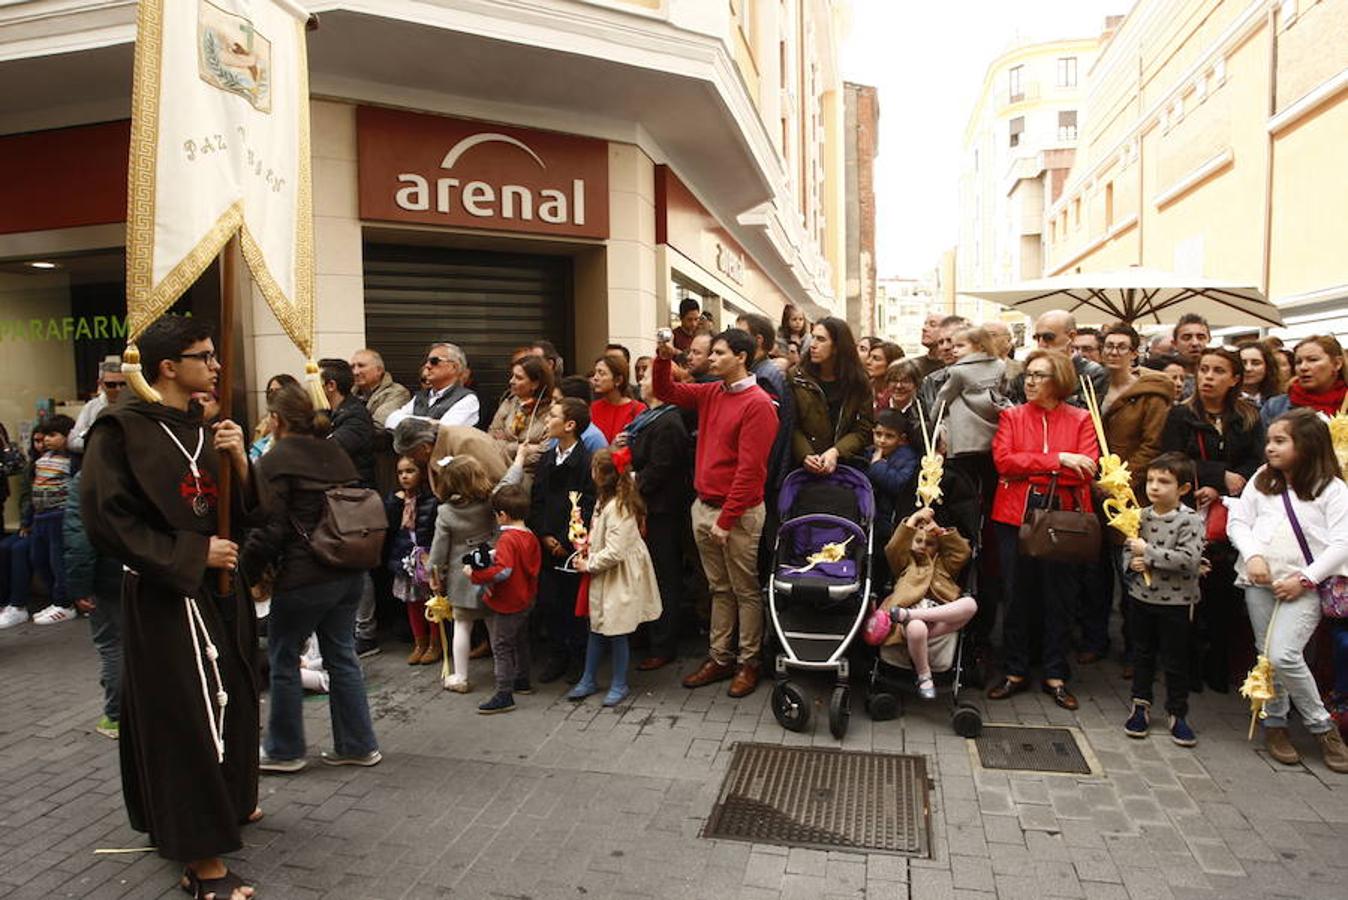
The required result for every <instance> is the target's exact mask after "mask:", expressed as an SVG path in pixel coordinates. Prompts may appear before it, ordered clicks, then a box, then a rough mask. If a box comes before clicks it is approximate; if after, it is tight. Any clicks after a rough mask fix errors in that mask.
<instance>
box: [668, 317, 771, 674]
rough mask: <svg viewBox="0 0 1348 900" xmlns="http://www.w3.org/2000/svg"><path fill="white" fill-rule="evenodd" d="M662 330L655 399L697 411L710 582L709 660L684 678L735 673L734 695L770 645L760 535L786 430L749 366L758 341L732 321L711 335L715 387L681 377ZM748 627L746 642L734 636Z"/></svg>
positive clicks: (702, 532) (697, 521) (701, 535)
mask: <svg viewBox="0 0 1348 900" xmlns="http://www.w3.org/2000/svg"><path fill="white" fill-rule="evenodd" d="M670 338H671V336H670V335H669V332H667V331H662V332H661V333H660V335H659V343H658V344H657V346H656V359H655V362H654V363H653V364H652V367H651V381H652V387H653V388H654V390H655V396H657V397H659V398H660V399H661V400H663V401H664V402H666V403H673V404H675V405H676V406H680V407H683V408H685V409H696V410H697V414H698V441H697V456H696V458H695V464H694V472H693V487H694V489H695V490H696V492H697V499H696V500H695V501H694V502H693V511H692V515H693V536H694V538H695V539H696V541H697V549H698V555H699V556H700V557H701V558H702V569H703V571H704V572H705V573H706V575H707V582H708V584H709V585H710V587H711V595H712V601H711V603H712V606H711V648H710V653H709V656H708V659H707V660H706V661H705V662H703V664H702V666H701V667H700V668H699V669H698V670H697V671H696V672H694V673H693V674H691V675H689V676H688V677H687V678H685V679H684V680H683V686H684V687H687V688H696V687H702V686H703V685H707V684H711V683H713V682H717V681H724V680H725V679H727V678H730V679H732V680H731V682H730V690H729V694H730V696H731V697H744V696H747V695H749V694H751V693H753V691H754V689H755V688H756V687H757V686H758V679H759V671H760V666H761V655H762V642H763V596H762V592H761V591H760V590H759V583H758V571H757V559H758V542H759V537H760V535H761V534H762V531H763V520H764V506H763V490H764V485H765V483H766V481H767V472H768V460H769V458H770V457H771V454H772V443H773V439H774V438H775V437H776V435H777V411H776V409H775V408H774V406H773V403H772V400H771V398H770V397H768V395H767V393H766V392H765V391H764V390H763V389H762V388H761V387H759V386H758V383H757V379H756V378H755V377H754V376H753V375H752V374H751V373H750V372H749V366H750V365H751V364H752V361H753V358H754V339H753V338H752V337H750V336H749V334H748V332H745V331H742V330H741V329H738V328H730V329H727V330H726V331H723V332H721V333H720V334H718V335H717V336H716V337H715V338H714V339H713V341H712V347H711V358H710V366H709V371H710V373H711V374H712V375H714V376H716V378H717V379H718V380H717V381H715V382H712V383H709V384H680V383H677V382H675V381H674V379H673V377H672V376H671V374H670V365H671V363H670V361H671V360H672V359H673V357H674V354H675V348H674V345H673V343H672V342H671V339H670ZM737 626H738V629H739V649H738V653H736V651H735V648H733V647H732V646H731V635H733V634H734V633H735V629H736V627H737Z"/></svg>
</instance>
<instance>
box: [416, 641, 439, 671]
mask: <svg viewBox="0 0 1348 900" xmlns="http://www.w3.org/2000/svg"><path fill="white" fill-rule="evenodd" d="M439 661H440V642H439V641H437V640H435V639H434V638H432V639H431V640H429V641H427V642H426V651H425V652H424V653H422V654H421V659H419V660H418V662H419V663H420V664H421V665H423V666H430V665H434V664H435V663H438V662H439Z"/></svg>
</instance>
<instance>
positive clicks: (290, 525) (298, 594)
mask: <svg viewBox="0 0 1348 900" xmlns="http://www.w3.org/2000/svg"><path fill="white" fill-rule="evenodd" d="M267 410H268V412H267V419H268V426H269V429H270V433H271V434H272V436H273V438H274V443H273V445H272V447H271V449H270V451H268V452H267V454H266V455H265V456H263V457H262V458H261V459H260V460H258V461H257V462H256V463H255V466H256V470H255V471H256V474H257V484H258V493H259V498H260V501H261V504H262V512H263V517H264V520H265V524H264V525H262V526H261V527H259V528H256V529H254V530H253V531H252V532H251V533H250V534H249V535H248V540H247V542H246V543H245V545H244V548H243V551H242V553H241V554H240V558H239V568H240V570H241V571H242V573H243V575H244V578H245V579H246V580H247V582H248V583H249V584H256V583H257V582H258V580H259V579H260V578H261V576H262V573H263V571H264V570H265V569H266V568H267V566H269V565H270V566H272V567H273V568H274V569H275V572H276V575H275V580H274V583H273V587H272V603H271V619H270V625H269V631H268V640H267V657H268V661H269V662H270V664H271V698H270V704H269V708H268V719H267V735H266V738H265V739H264V740H263V743H262V750H263V752H262V757H261V760H260V762H259V768H260V769H261V770H262V771H264V772H298V771H299V770H300V769H303V768H304V767H305V765H306V764H307V760H306V759H305V749H306V748H305V742H304V716H303V711H302V709H301V704H302V701H303V695H304V692H303V688H302V687H301V685H300V650H301V649H302V648H303V646H304V642H305V641H306V640H307V639H308V637H309V635H310V634H315V633H316V634H317V635H318V645H319V648H320V650H321V652H322V654H323V663H324V667H325V668H326V669H327V671H328V675H329V677H330V679H331V695H330V697H329V701H328V708H329V711H330V713H331V715H332V743H333V750H332V752H330V753H324V754H323V757H322V758H323V762H325V763H327V764H328V765H335V766H340V765H360V766H373V765H375V764H377V763H378V762H379V761H380V759H381V758H382V757H381V756H380V753H379V747H378V743H377V741H376V740H375V736H374V726H373V725H372V724H371V722H370V708H369V704H368V703H367V702H366V699H365V679H364V676H363V675H362V674H361V671H360V663H359V662H358V661H357V659H356V650H355V643H354V642H355V624H356V605H357V604H358V603H359V601H360V593H361V582H362V579H363V575H364V572H363V571H360V570H356V569H345V568H336V567H334V566H331V565H329V564H326V563H324V562H323V561H322V560H321V559H320V558H319V556H318V554H317V553H316V552H315V549H314V545H313V541H312V538H313V537H314V536H315V533H316V532H317V531H318V529H319V526H320V522H321V521H322V519H323V516H324V512H325V510H326V508H327V506H328V503H329V499H328V495H327V492H328V490H329V489H330V488H335V487H341V486H345V485H351V484H354V483H356V481H357V480H358V477H359V476H358V475H357V474H356V469H355V466H354V465H352V463H351V459H350V457H348V456H347V455H346V452H345V451H344V450H342V448H341V447H339V446H337V445H336V444H334V443H332V442H330V441H328V440H326V439H325V438H326V437H327V435H328V432H329V430H330V428H331V425H332V421H331V419H330V418H329V417H328V414H327V412H326V411H322V412H315V410H314V408H313V403H312V401H311V400H310V399H309V395H308V393H307V392H306V391H305V390H304V388H302V387H300V386H299V385H286V386H284V387H282V388H280V389H279V390H278V391H276V392H275V393H273V394H269V395H268V396H267ZM376 503H378V499H377V498H376ZM380 518H381V519H382V518H383V511H382V506H380ZM379 537H380V538H381V539H382V537H383V534H382V532H381V533H380V535H379Z"/></svg>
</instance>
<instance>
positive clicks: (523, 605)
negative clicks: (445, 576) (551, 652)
mask: <svg viewBox="0 0 1348 900" xmlns="http://www.w3.org/2000/svg"><path fill="white" fill-rule="evenodd" d="M491 508H492V512H494V513H496V524H498V525H500V526H501V536H500V537H499V538H497V540H496V549H495V550H493V551H492V564H491V565H490V566H488V567H486V568H485V569H474V568H473V567H472V566H469V565H465V566H464V567H463V568H464V571H465V572H466V573H467V575H468V577H469V579H471V580H472V582H473V584H483V585H486V586H487V592H486V593H485V594H484V595H483V597H482V602H483V603H484V604H486V607H487V609H488V610H489V612H488V614H487V634H488V636H489V637H490V638H491V652H492V657H493V659H494V660H495V664H496V693H495V694H494V695H492V698H491V699H490V700H488V701H486V702H485V703H482V704H480V705H479V706H478V708H477V711H478V712H479V713H482V714H483V715H491V714H492V713H501V712H510V711H511V710H512V709H514V708H515V694H516V693H520V694H531V693H533V686H532V685H531V684H530V683H529V607H531V606H533V604H534V597H535V596H537V594H538V571H539V569H541V568H542V566H543V551H542V550H541V549H540V548H539V546H538V538H536V537H534V533H533V532H532V531H530V530H529V529H528V528H526V527H525V525H524V517H525V516H526V515H528V513H529V494H528V493H527V492H526V491H525V490H524V488H522V487H520V486H519V485H515V484H507V485H503V486H502V487H501V488H500V489H499V490H497V491H496V493H495V494H493V495H492V498H491Z"/></svg>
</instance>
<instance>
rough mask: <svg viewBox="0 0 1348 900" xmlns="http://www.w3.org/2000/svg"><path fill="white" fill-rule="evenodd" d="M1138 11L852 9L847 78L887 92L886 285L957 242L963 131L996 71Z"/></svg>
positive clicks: (1057, 2) (1115, 4)
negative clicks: (997, 62)
mask: <svg viewBox="0 0 1348 900" xmlns="http://www.w3.org/2000/svg"><path fill="white" fill-rule="evenodd" d="M1132 5H1133V0H945V2H937V3H931V2H922V0H852V29H851V34H850V35H849V36H848V37H847V39H846V40H845V41H844V43H843V46H842V74H843V78H845V79H846V80H848V81H855V82H860V83H862V84H871V85H875V86H876V87H877V88H879V91H880V155H879V157H878V158H877V159H876V161H875V206H876V247H875V252H876V256H877V261H876V271H877V274H878V275H879V276H880V277H881V278H886V277H890V276H897V275H906V276H915V275H921V274H923V273H924V272H926V271H928V270H929V269H931V268H933V267H934V266H935V265H936V264H937V262H938V261H939V259H940V255H941V251H942V250H944V249H945V248H947V247H949V246H951V245H953V244H954V243H955V237H956V226H957V222H958V211H957V210H956V204H957V203H958V202H959V166H960V153H961V146H962V142H963V135H964V126H965V125H966V124H967V122H968V121H969V115H970V113H971V112H972V110H973V106H974V102H975V101H976V100H977V99H978V92H979V90H980V89H981V88H982V86H983V76H984V75H985V74H986V73H987V68H988V63H989V62H991V61H992V60H993V59H994V58H995V57H997V56H999V55H1001V54H1002V53H1003V52H1005V51H1006V50H1008V49H1010V48H1011V47H1012V46H1015V45H1017V44H1021V43H1031V42H1038V41H1047V40H1054V39H1056V38H1069V37H1089V36H1092V35H1096V34H1099V32H1100V31H1101V30H1102V29H1103V28H1104V22H1105V16H1106V15H1111V14H1115V13H1119V14H1122V13H1126V12H1127V11H1128V9H1129V8H1130V7H1131V6H1132ZM1082 75H1083V77H1084V75H1085V73H1084V72H1083V73H1082Z"/></svg>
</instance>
